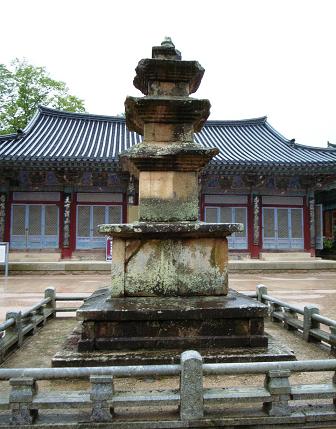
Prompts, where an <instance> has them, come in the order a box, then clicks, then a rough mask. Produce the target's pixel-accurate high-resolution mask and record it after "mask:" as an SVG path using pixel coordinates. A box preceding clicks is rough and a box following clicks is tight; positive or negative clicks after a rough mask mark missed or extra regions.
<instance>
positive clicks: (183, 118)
mask: <svg viewBox="0 0 336 429" xmlns="http://www.w3.org/2000/svg"><path fill="white" fill-rule="evenodd" d="M125 112H126V124H127V127H128V129H129V130H130V131H135V132H136V133H138V134H141V135H143V134H144V125H145V123H153V122H158V123H162V124H190V125H192V126H193V130H194V132H195V133H197V132H199V131H200V130H201V129H202V127H203V125H204V123H205V121H206V120H207V119H208V116H209V114H210V102H209V100H206V99H204V100H200V99H197V98H191V97H160V96H146V97H143V98H137V97H127V98H126V101H125Z"/></svg>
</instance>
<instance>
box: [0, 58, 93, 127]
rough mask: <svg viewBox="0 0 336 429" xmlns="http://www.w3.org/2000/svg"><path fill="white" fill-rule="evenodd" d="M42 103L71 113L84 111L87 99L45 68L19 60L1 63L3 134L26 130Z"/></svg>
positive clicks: (0, 93) (0, 109)
mask: <svg viewBox="0 0 336 429" xmlns="http://www.w3.org/2000/svg"><path fill="white" fill-rule="evenodd" d="M39 104H42V105H44V106H48V107H52V108H55V109H61V110H68V111H70V112H84V111H85V107H84V101H83V100H81V99H79V98H77V97H75V96H74V95H70V94H69V90H68V88H67V86H66V84H65V83H64V82H61V81H58V80H54V79H52V78H51V77H50V76H49V73H48V72H47V71H46V69H45V67H35V66H32V65H30V64H28V63H27V61H26V60H19V59H15V60H14V61H13V62H12V63H11V65H10V67H6V66H5V64H0V134H9V133H15V132H16V131H17V130H18V129H23V128H25V126H26V125H27V123H28V122H29V121H30V119H31V118H32V117H33V115H34V114H35V112H36V110H37V107H38V105H39Z"/></svg>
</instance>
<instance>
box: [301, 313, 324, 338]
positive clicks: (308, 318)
mask: <svg viewBox="0 0 336 429" xmlns="http://www.w3.org/2000/svg"><path fill="white" fill-rule="evenodd" d="M319 313H320V310H319V309H318V307H316V306H315V305H306V306H305V308H304V315H303V338H304V340H305V341H308V342H320V341H321V340H319V339H318V338H315V337H313V336H312V335H310V330H311V329H319V327H320V323H319V322H317V321H316V320H314V319H313V318H312V316H313V314H319Z"/></svg>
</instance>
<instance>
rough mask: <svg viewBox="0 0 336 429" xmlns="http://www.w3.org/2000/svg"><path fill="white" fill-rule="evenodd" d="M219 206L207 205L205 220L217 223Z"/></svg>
mask: <svg viewBox="0 0 336 429" xmlns="http://www.w3.org/2000/svg"><path fill="white" fill-rule="evenodd" d="M217 210H218V209H217V207H207V208H206V209H205V222H208V223H217V222H218V221H217Z"/></svg>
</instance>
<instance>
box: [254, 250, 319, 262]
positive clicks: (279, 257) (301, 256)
mask: <svg viewBox="0 0 336 429" xmlns="http://www.w3.org/2000/svg"><path fill="white" fill-rule="evenodd" d="M312 259H321V258H312V256H311V254H310V253H309V252H262V253H260V260H262V261H307V260H308V261H309V260H312Z"/></svg>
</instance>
